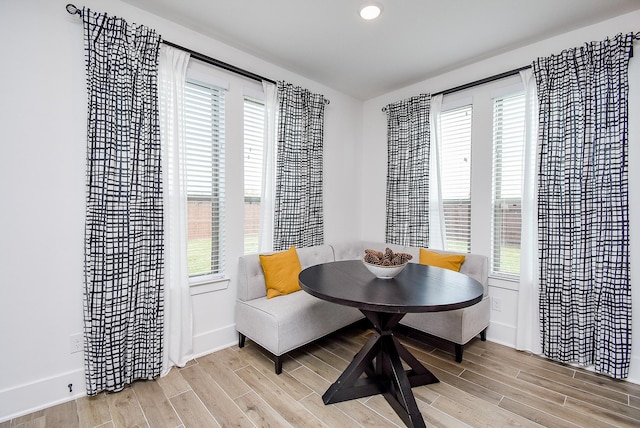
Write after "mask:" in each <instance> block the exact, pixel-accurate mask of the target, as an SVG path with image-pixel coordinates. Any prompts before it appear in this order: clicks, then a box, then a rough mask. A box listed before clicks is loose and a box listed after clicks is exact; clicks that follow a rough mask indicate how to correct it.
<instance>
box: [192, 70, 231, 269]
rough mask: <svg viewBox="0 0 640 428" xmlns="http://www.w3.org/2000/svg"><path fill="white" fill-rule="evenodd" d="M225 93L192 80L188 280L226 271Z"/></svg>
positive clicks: (217, 88)
mask: <svg viewBox="0 0 640 428" xmlns="http://www.w3.org/2000/svg"><path fill="white" fill-rule="evenodd" d="M224 95H225V91H224V90H223V89H221V88H219V87H216V86H213V85H209V84H205V83H201V82H198V81H195V80H190V79H188V80H187V83H186V86H185V133H186V171H187V173H186V175H187V222H188V247H187V258H188V270H189V277H190V278H192V279H193V278H194V277H202V276H204V275H212V276H220V275H222V274H223V273H224V257H223V255H224V251H223V250H224V188H225V182H224V180H225V175H224V157H225V155H224V151H225V147H224V141H225V139H224V129H225V117H224Z"/></svg>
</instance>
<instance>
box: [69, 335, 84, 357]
mask: <svg viewBox="0 0 640 428" xmlns="http://www.w3.org/2000/svg"><path fill="white" fill-rule="evenodd" d="M69 343H70V350H71V353H72V354H75V353H76V352H82V349H83V348H84V343H83V340H82V333H77V334H72V335H71V336H70V337H69Z"/></svg>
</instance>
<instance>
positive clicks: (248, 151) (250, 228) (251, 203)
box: [244, 98, 264, 254]
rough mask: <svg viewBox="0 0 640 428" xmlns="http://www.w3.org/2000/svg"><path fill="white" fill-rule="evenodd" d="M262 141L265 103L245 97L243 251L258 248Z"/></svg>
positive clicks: (254, 250) (253, 251) (254, 251)
mask: <svg viewBox="0 0 640 428" xmlns="http://www.w3.org/2000/svg"><path fill="white" fill-rule="evenodd" d="M263 141H264V103H262V102H261V101H258V100H255V99H251V98H245V99H244V254H255V253H257V252H258V237H259V236H260V195H261V191H262V159H263V147H264V144H263Z"/></svg>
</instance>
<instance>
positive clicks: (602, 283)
mask: <svg viewBox="0 0 640 428" xmlns="http://www.w3.org/2000/svg"><path fill="white" fill-rule="evenodd" d="M632 41H633V35H632V34H627V35H618V36H616V37H615V38H613V39H612V40H609V39H606V40H604V41H602V42H592V43H588V44H586V45H584V46H583V47H580V48H576V49H570V50H566V51H564V52H562V53H561V54H560V55H556V56H551V57H548V58H540V59H538V60H536V61H535V62H534V63H533V70H534V76H535V78H536V82H537V88H538V99H539V103H540V129H539V137H540V142H539V144H540V146H539V173H538V174H539V176H538V178H539V185H538V186H539V187H538V227H539V229H538V231H539V251H540V253H539V258H540V323H541V330H542V331H541V333H542V350H543V353H544V354H545V355H546V356H548V357H550V358H552V359H555V360H558V361H562V362H577V363H579V364H581V365H592V364H593V365H595V370H596V371H597V372H599V373H603V374H607V375H609V376H612V377H614V378H625V377H627V375H628V371H629V362H630V351H631V286H630V282H629V195H628V180H627V150H628V141H627V134H628V132H627V125H628V109H627V97H628V72H627V70H628V63H629V58H630V56H631V53H632Z"/></svg>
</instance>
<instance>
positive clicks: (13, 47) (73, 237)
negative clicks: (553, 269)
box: [0, 0, 640, 421]
mask: <svg viewBox="0 0 640 428" xmlns="http://www.w3.org/2000/svg"><path fill="white" fill-rule="evenodd" d="M67 2H68V0H65V1H58V0H30V1H27V2H25V1H20V0H1V1H0V40H2V41H3V45H2V54H3V63H2V67H0V94H1V98H0V99H1V101H0V133H1V134H0V135H1V138H0V201H2V208H1V209H0V220H1V222H0V343H1V344H2V345H1V350H2V352H0V421H3V420H6V419H9V418H11V417H13V416H17V415H20V414H24V413H28V412H30V411H32V410H36V409H39V408H43V407H46V406H49V405H51V404H55V403H57V402H61V401H65V400H68V399H71V398H73V397H75V396H79V395H82V394H83V393H84V372H83V363H82V354H81V353H76V354H70V351H69V336H70V335H72V334H75V333H79V332H81V331H82V291H83V285H82V284H83V262H82V260H83V248H84V247H83V246H84V240H83V228H84V196H85V193H84V192H85V188H84V186H85V155H86V152H85V131H86V84H85V82H86V80H85V71H84V66H85V64H84V51H83V38H82V26H81V24H80V22H79V20H78V18H77V17H74V16H70V15H68V14H67V12H66V11H65V9H64V6H65V4H66V3H67ZM83 4H84V5H87V6H88V7H90V8H91V9H95V10H97V11H103V12H108V13H109V14H113V15H119V16H122V17H124V18H125V19H127V20H128V21H129V22H136V23H142V24H145V25H147V26H150V27H153V28H156V29H157V30H158V31H159V32H160V34H162V35H163V36H164V37H165V38H166V39H167V40H169V41H172V42H175V43H178V44H180V45H183V46H187V47H190V48H191V49H194V50H196V51H199V52H202V53H204V54H207V55H209V56H212V57H215V58H218V59H221V60H223V61H225V62H228V63H231V64H235V65H237V66H239V67H242V68H246V69H248V70H251V71H254V72H256V73H259V74H262V75H265V76H267V77H270V78H272V79H278V80H280V79H283V80H286V81H289V82H291V83H294V84H296V85H301V86H304V87H306V88H308V89H310V90H312V91H314V92H319V93H323V94H324V95H325V96H326V97H327V98H329V99H330V100H331V104H330V105H329V106H328V108H327V110H326V118H325V171H326V172H325V176H324V180H325V224H326V228H325V240H326V241H328V242H331V241H333V242H335V241H344V240H350V239H356V238H363V239H367V240H382V239H384V188H385V176H386V123H385V117H384V114H383V113H382V112H381V111H380V109H381V107H382V106H384V105H385V104H387V103H389V102H392V101H396V100H399V99H402V98H406V97H408V96H412V95H415V94H418V93H420V92H427V91H431V92H435V91H439V90H441V89H445V88H449V87H452V86H456V85H458V84H462V83H467V82H469V81H473V80H476V79H479V78H482V77H486V76H489V75H493V74H496V73H500V72H503V71H505V70H509V69H512V68H516V67H519V66H521V65H523V64H527V63H530V62H531V60H532V59H534V58H535V57H537V56H541V55H548V54H551V53H556V52H559V51H560V50H562V49H564V48H567V47H571V46H576V45H579V44H581V43H582V42H584V41H585V40H599V39H602V38H604V37H605V36H607V35H613V34H615V33H617V32H626V31H637V30H638V28H637V22H640V13H634V14H629V15H626V16H623V17H620V18H618V19H615V20H611V21H608V22H605V23H602V24H599V25H595V26H592V27H588V28H584V29H581V30H578V31H573V32H570V33H567V34H565V35H562V36H559V37H555V38H553V39H550V40H547V41H543V42H540V43H536V44H534V45H531V46H528V47H526V48H523V49H519V50H516V51H513V52H510V53H507V54H503V55H500V56H497V57H495V58H492V59H490V60H487V61H482V62H480V63H477V64H474V65H472V66H468V67H465V68H462V69H459V70H456V71H454V72H451V73H448V74H446V75H443V76H439V77H438V78H434V79H430V80H426V81H424V82H420V83H419V84H416V85H412V86H409V87H406V88H403V89H401V90H398V91H394V92H392V93H389V94H386V95H384V96H382V97H378V98H376V99H373V100H370V101H368V102H366V103H364V106H363V104H362V103H361V102H360V101H357V100H354V99H353V98H351V97H348V96H346V95H344V94H342V93H340V92H337V91H334V90H332V89H330V88H327V87H324V86H323V85H320V84H318V83H316V82H313V81H310V80H308V79H305V78H303V77H301V76H298V75H296V74H293V73H291V72H288V71H287V70H284V69H281V68H278V67H277V66H275V65H272V64H269V63H267V62H264V61H262V60H260V59H257V58H255V57H253V56H251V55H248V54H245V53H243V52H241V51H238V50H236V49H233V48H230V47H228V46H226V45H224V44H222V43H220V42H218V41H216V40H213V39H211V38H207V37H204V36H202V35H200V34H198V33H195V32H193V31H190V30H188V29H185V28H183V27H180V26H178V25H175V24H173V23H171V22H169V21H166V20H163V19H161V18H158V17H155V16H153V15H150V14H147V13H145V12H143V11H141V10H138V9H136V8H133V7H131V6H129V5H127V4H124V3H121V2H119V1H117V0H85V1H84V2H83V3H82V4H77V5H78V6H82V5H83ZM639 63H640V61H638V60H637V59H635V60H632V70H631V73H630V74H631V79H632V82H631V84H632V86H631V99H632V100H631V105H630V117H634V116H637V115H638V112H640V64H639ZM234 132H235V134H234ZM630 132H631V139H630V140H631V146H632V147H631V149H630V157H631V160H630V164H631V165H640V159H639V158H640V148H638V142H640V124H638V123H637V122H634V121H632V123H631V124H630ZM233 135H235V137H234V136H233ZM237 135H238V134H237V129H236V130H235V131H232V132H231V136H230V137H229V138H230V141H231V140H235V141H237ZM232 147H233V148H232V149H231V154H230V155H229V165H228V171H230V174H233V173H235V174H236V177H237V176H238V175H237V174H238V171H239V170H240V166H239V165H240V164H239V163H238V162H240V161H239V160H238V156H239V151H238V145H236V146H232ZM234 149H235V150H234ZM231 156H233V158H231ZM638 171H640V169H637V168H636V170H635V171H634V169H633V168H630V182H631V186H633V185H634V183H638V182H640V180H639V178H640V177H639V175H640V172H638ZM228 182H229V184H228V185H229V188H228V189H227V192H228V195H235V194H238V195H240V194H241V188H240V185H239V182H238V181H237V180H236V181H235V182H233V181H232V180H229V181H228ZM631 193H632V194H633V188H632V189H631ZM238 201H239V199H238V200H236V201H235V202H230V203H229V206H228V212H227V218H229V219H231V224H230V225H229V235H228V236H227V239H228V243H229V248H228V253H227V259H228V261H229V272H230V275H231V281H230V284H229V287H228V288H227V289H226V290H222V291H217V292H205V293H203V294H198V295H196V296H194V310H195V332H194V335H195V341H196V342H195V343H196V349H195V351H196V353H198V354H202V353H206V352H209V351H211V350H213V349H217V348H220V347H224V346H226V345H227V344H229V343H231V342H234V341H235V333H234V329H233V302H234V299H235V281H234V278H233V276H234V273H235V271H236V261H237V257H238V256H239V255H240V252H241V242H242V239H241V236H240V232H239V231H238V228H237V226H236V227H234V223H233V220H234V219H235V220H236V221H237V219H238V218H239V215H240V214H239V213H240V212H241V211H239V210H240V209H241V208H240V206H241V203H240V202H238ZM631 205H632V206H631V209H632V214H634V213H637V212H638V208H640V207H639V205H640V202H639V201H637V200H634V201H631ZM344 213H348V215H344ZM638 223H640V221H639V220H638V215H636V216H635V217H634V218H633V219H632V230H640V227H638V226H640V225H639V224H638ZM634 242H637V240H636V241H634ZM634 242H632V249H631V250H632V257H633V258H632V265H638V263H637V262H638V261H639V257H640V256H638V254H640V252H639V251H638V250H639V249H640V248H638V244H635V243H634ZM634 256H635V257H634ZM634 261H635V262H636V263H633V262H634ZM635 291H636V292H635V296H639V295H640V290H639V288H638V287H637V286H636V288H635ZM491 293H492V295H498V294H499V295H500V296H502V298H503V307H508V306H511V307H513V306H512V302H513V301H515V293H516V292H515V291H514V290H510V289H505V288H498V287H496V286H493V287H492V288H491ZM635 300H636V301H635V305H634V306H635V307H636V308H640V298H637V297H636V299H635ZM638 314H639V312H638V309H636V311H635V315H636V316H635V317H634V323H635V325H634V327H635V331H636V332H637V331H640V330H639V329H640V316H638ZM514 320H515V317H514V315H513V314H512V313H509V312H508V311H503V312H501V313H499V314H496V313H493V314H492V327H491V329H490V330H489V337H490V338H492V339H493V340H498V341H502V342H504V343H510V340H511V338H510V336H509V335H510V334H511V333H510V332H511V331H513V328H514V326H515V321H514ZM498 333H499V334H498ZM639 355H640V349H636V350H635V351H634V353H633V357H634V362H633V366H632V375H633V376H634V379H640V375H638V370H640V363H639V362H638V356H639ZM69 383H72V384H73V392H71V393H70V392H69V391H68V388H67V385H68V384H69Z"/></svg>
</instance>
